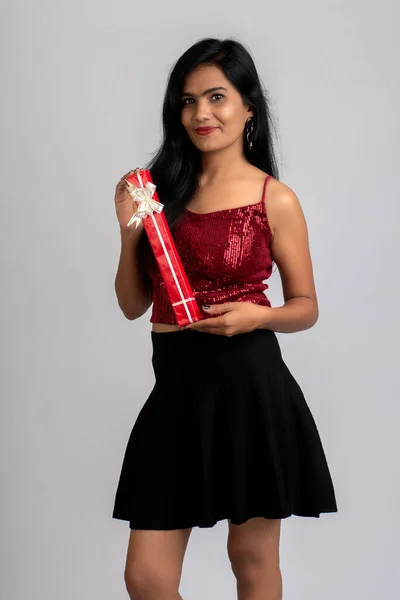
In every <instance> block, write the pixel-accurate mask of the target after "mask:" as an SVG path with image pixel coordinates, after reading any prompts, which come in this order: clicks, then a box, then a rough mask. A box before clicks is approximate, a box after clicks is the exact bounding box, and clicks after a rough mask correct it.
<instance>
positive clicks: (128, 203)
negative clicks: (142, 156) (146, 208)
mask: <svg viewBox="0 0 400 600" xmlns="http://www.w3.org/2000/svg"><path fill="white" fill-rule="evenodd" d="M136 171H140V169H135V170H134V171H128V173H125V175H123V176H122V177H121V179H120V180H119V182H118V184H117V187H116V188H115V198H114V200H115V210H116V212H117V219H118V222H119V226H120V228H121V231H132V232H135V233H136V234H137V235H138V236H140V234H141V233H142V231H143V220H141V221H140V223H139V224H138V226H137V227H136V225H135V224H133V223H132V224H131V225H129V227H128V223H129V221H130V220H131V218H132V217H133V215H134V214H135V212H136V210H137V206H136V202H135V200H134V199H133V197H132V196H131V195H130V193H129V191H128V184H127V183H126V181H125V178H126V177H128V175H130V174H131V173H136Z"/></svg>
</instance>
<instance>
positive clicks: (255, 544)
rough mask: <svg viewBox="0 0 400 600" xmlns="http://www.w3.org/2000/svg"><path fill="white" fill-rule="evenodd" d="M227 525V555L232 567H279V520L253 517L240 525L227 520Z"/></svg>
mask: <svg viewBox="0 0 400 600" xmlns="http://www.w3.org/2000/svg"><path fill="white" fill-rule="evenodd" d="M228 525H229V534H228V543H227V546H228V555H229V558H230V560H231V562H232V565H233V566H238V567H240V566H244V567H246V566H249V565H250V566H251V565H252V564H254V565H264V566H267V565H270V566H272V565H275V566H276V565H278V566H279V542H280V532H281V519H265V518H264V517H254V518H252V519H248V520H247V521H246V522H245V523H242V524H241V525H234V524H233V523H231V521H230V519H228Z"/></svg>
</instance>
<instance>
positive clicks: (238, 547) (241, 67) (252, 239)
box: [113, 39, 337, 600]
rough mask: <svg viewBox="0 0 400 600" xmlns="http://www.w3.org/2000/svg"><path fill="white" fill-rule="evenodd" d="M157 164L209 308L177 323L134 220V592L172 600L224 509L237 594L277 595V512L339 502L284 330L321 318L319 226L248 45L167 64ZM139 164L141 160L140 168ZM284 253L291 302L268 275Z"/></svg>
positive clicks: (127, 236) (129, 511) (328, 508)
mask: <svg viewBox="0 0 400 600" xmlns="http://www.w3.org/2000/svg"><path fill="white" fill-rule="evenodd" d="M163 127H164V139H163V143H162V146H161V148H160V149H159V151H158V152H157V154H156V156H155V157H153V159H152V160H151V162H150V163H149V165H148V166H146V167H145V168H148V169H150V170H151V173H152V178H153V181H154V183H155V184H156V186H157V192H158V194H159V198H160V201H161V202H162V203H163V204H164V211H165V215H166V218H167V221H168V222H169V225H170V228H171V232H172V235H173V238H174V241H175V244H176V246H177V249H178V252H179V255H180V257H181V259H182V263H183V266H184V268H185V271H186V273H187V275H188V278H189V281H190V283H191V286H192V288H193V292H194V294H195V297H196V299H197V301H198V304H199V306H200V307H201V308H202V310H203V311H204V319H203V320H201V321H199V322H197V323H194V324H191V325H189V326H187V327H185V328H181V327H179V326H178V325H177V324H176V320H175V317H174V312H173V310H172V307H171V304H170V302H169V300H168V295H167V292H166V288H165V285H164V283H163V281H162V279H161V276H160V273H159V271H158V267H157V263H156V261H155V258H154V256H153V254H152V252H151V248H150V246H149V243H148V239H147V236H146V234H144V233H143V223H141V224H140V226H139V227H138V228H137V229H132V228H131V227H128V226H127V223H128V222H129V220H130V218H131V217H132V214H133V202H132V198H131V196H129V194H128V192H127V189H126V183H125V181H124V178H125V177H126V176H127V175H128V173H126V174H125V175H124V176H123V177H122V178H121V180H120V182H119V183H118V185H117V188H116V195H115V202H116V210H117V216H118V221H119V224H120V229H121V238H122V248H121V258H120V263H119V267H118V272H117V276H116V293H117V297H118V302H119V306H120V308H121V310H122V311H123V313H124V315H125V316H126V317H127V318H128V319H137V318H139V317H140V316H142V315H143V314H144V313H145V312H146V311H147V310H148V309H149V307H150V306H151V304H152V303H153V307H152V314H151V318H150V321H151V323H152V331H151V339H152V344H153V355H152V364H153V368H154V373H155V385H154V388H153V389H152V391H151V393H150V395H149V397H148V399H147V400H146V402H145V403H144V405H143V406H142V408H141V410H140V413H139V415H138V417H137V419H136V422H135V424H134V426H133V429H132V432H131V435H130V437H129V440H128V444H127V447H126V452H125V456H124V459H123V464H122V469H121V474H120V479H119V484H118V488H117V491H116V496H115V505H114V511H113V517H114V518H116V519H123V520H127V521H129V527H130V538H129V545H128V552H127V559H126V567H125V582H126V586H127V590H128V592H129V595H130V596H131V598H138V599H140V600H143V599H146V600H153V599H157V600H159V599H161V598H162V599H163V600H167V599H168V600H176V599H179V598H181V596H180V595H179V591H178V589H179V582H180V577H181V570H182V563H183V558H184V554H185V550H186V547H187V543H188V540H189V536H190V533H191V531H192V528H193V527H196V526H197V527H212V526H213V525H215V523H216V522H217V521H220V520H222V519H227V521H228V526H229V537H228V554H229V558H230V561H231V565H232V570H233V573H234V575H235V577H236V580H237V590H238V598H239V600H246V599H248V600H250V599H255V598H260V600H261V598H263V599H265V600H267V599H268V600H280V599H281V598H282V580H281V573H280V566H279V540H280V525H281V519H285V518H287V517H289V516H290V515H298V516H304V517H319V516H320V513H323V512H324V513H327V512H336V511H337V506H336V500H335V493H334V488H333V483H332V480H331V476H330V472H329V469H328V465H327V461H326V458H325V454H324V450H323V447H322V444H321V440H320V437H319V433H318V430H317V427H316V424H315V421H314V419H313V416H312V414H311V412H310V410H309V407H308V405H307V403H306V400H305V398H304V396H303V393H302V391H301V389H300V387H299V385H298V383H297V382H296V380H295V379H294V377H293V376H292V374H291V372H290V371H289V369H288V367H287V366H286V364H285V362H284V360H283V358H282V355H281V350H280V346H279V343H278V340H277V337H276V333H275V332H280V333H292V332H295V331H301V330H305V329H308V328H310V327H312V326H313V325H314V324H315V323H316V321H317V319H318V303H317V296H316V291H315V287H314V280H313V271H312V263H311V258H310V253H309V245H308V233H307V226H306V223H305V219H304V216H303V212H302V209H301V207H300V204H299V200H298V198H297V196H296V194H295V193H294V192H293V191H292V190H291V189H290V188H289V187H288V186H286V185H285V184H284V183H282V182H280V181H279V180H278V172H277V167H276V160H275V156H274V151H273V143H272V133H271V130H272V120H271V115H270V111H269V107H268V102H267V95H266V93H265V91H263V89H262V87H261V84H260V80H259V78H258V75H257V71H256V68H255V66H254V62H253V60H252V58H251V56H250V55H249V53H248V51H247V50H246V49H245V48H244V47H243V45H241V44H240V43H238V42H237V41H235V40H231V39H228V40H222V41H221V40H217V39H204V40H201V41H200V42H198V43H196V44H194V45H193V46H192V47H191V48H189V49H188V50H187V51H186V52H185V53H184V54H183V55H182V56H181V58H180V59H179V60H178V61H177V63H176V64H175V66H174V68H173V69H172V71H171V73H170V76H169V81H168V85H167V90H166V95H165V100H164V105H163ZM130 172H131V171H130ZM273 262H275V263H276V265H277V267H278V269H279V273H280V276H281V280H282V286H283V294H284V300H285V302H284V305H283V306H280V307H276V308H275V307H274V308H273V307H271V304H270V302H269V300H268V298H267V296H266V295H265V293H264V291H265V290H266V289H267V288H268V285H267V284H266V283H265V280H266V279H267V278H268V277H269V276H270V275H271V272H272V265H273Z"/></svg>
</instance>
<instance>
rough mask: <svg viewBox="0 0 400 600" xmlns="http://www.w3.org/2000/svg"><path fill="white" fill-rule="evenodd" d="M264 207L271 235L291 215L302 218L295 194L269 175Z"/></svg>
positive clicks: (301, 211) (290, 217) (289, 218)
mask: <svg viewBox="0 0 400 600" xmlns="http://www.w3.org/2000/svg"><path fill="white" fill-rule="evenodd" d="M265 209H266V213H267V216H268V221H269V225H270V228H271V232H272V236H273V237H274V235H275V232H276V231H277V229H278V228H279V227H282V226H284V225H285V223H286V222H287V221H288V220H291V219H293V217H298V218H300V219H304V214H303V210H302V208H301V204H300V201H299V199H298V197H297V194H296V193H295V192H294V190H292V188H290V187H289V186H288V185H286V184H285V183H283V182H282V181H279V180H278V179H275V178H274V177H271V178H270V179H269V181H268V183H267V187H266V192H265Z"/></svg>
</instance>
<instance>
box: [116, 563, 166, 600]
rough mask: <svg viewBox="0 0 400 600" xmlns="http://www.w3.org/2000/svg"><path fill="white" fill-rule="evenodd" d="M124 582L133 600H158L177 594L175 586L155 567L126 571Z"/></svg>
mask: <svg viewBox="0 0 400 600" xmlns="http://www.w3.org/2000/svg"><path fill="white" fill-rule="evenodd" d="M124 580H125V586H126V589H127V592H128V594H129V597H130V599H131V600H158V598H168V597H170V596H173V594H174V593H175V594H176V593H177V590H176V589H175V584H174V583H173V582H172V581H170V580H169V579H168V577H167V576H166V575H165V574H162V573H160V572H159V571H158V570H157V569H156V568H155V567H146V568H140V567H136V568H135V569H132V568H131V569H129V570H125V573H124Z"/></svg>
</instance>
